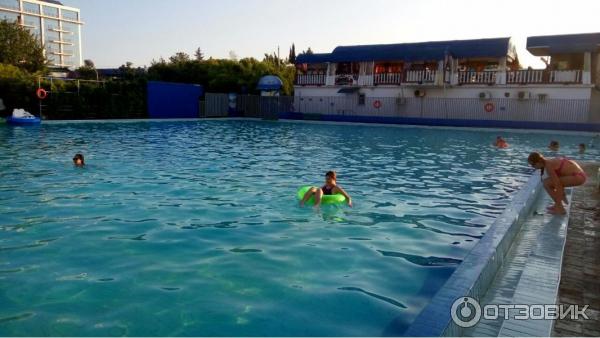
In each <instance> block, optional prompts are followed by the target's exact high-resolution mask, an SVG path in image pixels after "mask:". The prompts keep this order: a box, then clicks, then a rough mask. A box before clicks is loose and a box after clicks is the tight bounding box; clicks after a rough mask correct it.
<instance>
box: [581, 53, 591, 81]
mask: <svg viewBox="0 0 600 338" xmlns="http://www.w3.org/2000/svg"><path fill="white" fill-rule="evenodd" d="M582 82H583V84H588V85H589V84H592V53H591V52H585V53H584V54H583V77H582Z"/></svg>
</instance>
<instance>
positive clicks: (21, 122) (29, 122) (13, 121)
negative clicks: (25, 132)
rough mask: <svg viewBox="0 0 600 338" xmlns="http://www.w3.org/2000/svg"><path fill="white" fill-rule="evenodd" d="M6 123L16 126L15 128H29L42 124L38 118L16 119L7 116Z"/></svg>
mask: <svg viewBox="0 0 600 338" xmlns="http://www.w3.org/2000/svg"><path fill="white" fill-rule="evenodd" d="M6 123H8V124H12V125H17V126H29V125H36V124H40V123H42V120H41V119H40V118H39V117H34V118H18V117H12V116H9V117H7V118H6Z"/></svg>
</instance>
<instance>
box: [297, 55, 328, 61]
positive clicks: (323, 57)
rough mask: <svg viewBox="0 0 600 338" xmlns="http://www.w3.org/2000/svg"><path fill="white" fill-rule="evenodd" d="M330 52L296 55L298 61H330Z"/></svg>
mask: <svg viewBox="0 0 600 338" xmlns="http://www.w3.org/2000/svg"><path fill="white" fill-rule="evenodd" d="M330 55H331V54H330V53H325V54H300V55H298V56H297V57H296V63H325V62H329V56H330Z"/></svg>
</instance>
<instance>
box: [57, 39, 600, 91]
mask: <svg viewBox="0 0 600 338" xmlns="http://www.w3.org/2000/svg"><path fill="white" fill-rule="evenodd" d="M61 42H63V43H64V41H61ZM48 51H53V50H52V49H48ZM437 74H438V72H437V71H432V70H409V71H405V72H404V73H382V74H374V75H361V76H359V75H358V74H337V75H335V76H334V75H325V74H298V75H297V76H296V85H316V86H322V85H325V86H336V85H337V86H356V85H358V86H372V85H382V84H389V85H400V84H402V83H438V82H436V76H437ZM586 74H589V73H584V72H583V71H581V70H554V71H550V70H544V69H526V70H514V71H506V72H496V71H483V72H470V71H466V72H465V71H459V72H456V73H450V72H446V76H445V78H444V80H445V81H450V79H454V80H453V81H458V83H459V84H499V85H503V84H520V85H524V84H543V83H545V84H569V83H572V84H578V83H584V82H585V81H586V79H585V76H586ZM587 81H589V80H587ZM453 83H456V82H453Z"/></svg>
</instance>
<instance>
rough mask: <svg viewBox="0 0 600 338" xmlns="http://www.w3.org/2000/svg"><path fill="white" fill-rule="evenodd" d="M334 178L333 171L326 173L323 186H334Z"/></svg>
mask: <svg viewBox="0 0 600 338" xmlns="http://www.w3.org/2000/svg"><path fill="white" fill-rule="evenodd" d="M336 176H337V175H336V174H335V171H328V172H327V173H326V174H325V185H327V186H334V185H336V182H335V181H336Z"/></svg>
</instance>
